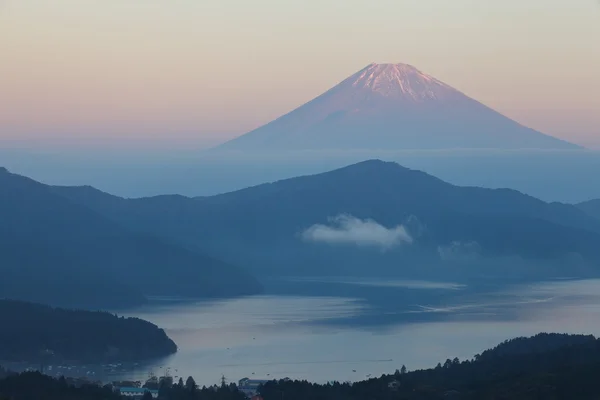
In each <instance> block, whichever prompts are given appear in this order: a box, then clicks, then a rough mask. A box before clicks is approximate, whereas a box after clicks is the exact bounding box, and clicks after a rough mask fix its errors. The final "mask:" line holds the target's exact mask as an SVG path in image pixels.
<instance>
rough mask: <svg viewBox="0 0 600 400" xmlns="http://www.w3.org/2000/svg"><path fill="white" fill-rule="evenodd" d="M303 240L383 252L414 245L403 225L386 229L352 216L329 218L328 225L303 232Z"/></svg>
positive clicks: (316, 225)
mask: <svg viewBox="0 0 600 400" xmlns="http://www.w3.org/2000/svg"><path fill="white" fill-rule="evenodd" d="M302 239H304V240H306V241H309V242H320V243H328V244H349V245H355V246H361V247H378V248H380V249H381V250H389V249H391V248H393V247H396V246H400V245H403V244H411V243H413V238H412V236H411V235H410V234H409V233H408V231H407V230H406V228H405V227H404V226H403V225H398V226H396V227H394V228H386V227H385V226H383V225H381V224H379V223H377V222H376V221H374V220H372V219H360V218H356V217H354V216H352V215H338V216H337V217H333V218H329V224H328V225H325V224H315V225H313V226H311V227H310V228H308V229H306V230H305V231H304V232H302Z"/></svg>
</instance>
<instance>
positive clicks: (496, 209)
mask: <svg viewBox="0 0 600 400" xmlns="http://www.w3.org/2000/svg"><path fill="white" fill-rule="evenodd" d="M53 191H54V193H56V194H59V195H61V196H64V197H66V198H68V199H69V200H70V201H72V202H74V203H77V204H81V205H84V206H86V207H89V208H90V209H93V210H94V211H96V212H97V213H98V214H101V215H103V216H105V217H107V218H110V219H111V220H112V221H115V222H116V223H119V224H121V225H123V226H125V227H127V228H129V229H131V230H135V231H140V232H146V233H149V234H154V235H158V236H162V237H164V238H166V239H168V240H170V241H172V242H174V243H178V244H180V245H182V246H185V247H187V248H191V249H199V250H200V251H203V252H207V253H209V254H211V255H212V256H214V257H217V258H219V259H223V260H226V261H227V262H231V263H234V264H236V265H240V266H243V267H246V268H248V269H249V270H250V271H251V272H253V273H255V274H257V275H259V276H273V275H288V276H290V275H291V276H298V275H300V276H307V275H309V276H310V275H339V276H348V275H363V276H364V275H372V276H383V275H391V274H393V275H396V276H402V277H408V278H431V277H432V276H435V277H436V278H437V279H446V278H447V279H457V278H465V279H467V278H469V277H474V278H476V277H496V278H497V279H512V277H514V278H515V279H524V278H532V279H537V278H549V277H553V276H597V275H598V273H599V272H600V270H599V267H600V251H599V250H598V249H599V247H598V244H600V220H597V219H594V218H592V217H590V216H589V215H588V214H587V213H585V212H584V211H582V210H581V209H580V208H578V207H576V206H572V205H568V204H560V203H546V202H543V201H541V200H538V199H535V198H533V197H530V196H527V195H524V194H522V193H519V192H517V191H514V190H508V189H497V190H492V189H483V188H477V187H459V186H454V185H451V184H448V183H446V182H443V181H441V180H439V179H437V178H435V177H433V176H430V175H427V174H425V173H423V172H420V171H415V170H410V169H407V168H404V167H401V166H400V165H398V164H395V163H389V162H382V161H377V160H371V161H365V162H361V163H358V164H354V165H351V166H348V167H345V168H341V169H338V170H334V171H331V172H327V173H322V174H318V175H313V176H303V177H298V178H292V179H287V180H283V181H279V182H274V183H269V184H263V185H259V186H256V187H251V188H247V189H243V190H239V191H236V192H232V193H227V194H222V195H217V196H211V197H202V198H186V197H183V196H158V197H153V198H141V199H123V198H119V197H116V196H111V195H108V194H106V193H102V192H100V191H98V190H95V189H93V188H90V187H54V188H53ZM232 249H235V251H231V250H232ZM450 265H451V266H453V268H448V266H450ZM565 274H566V275H565Z"/></svg>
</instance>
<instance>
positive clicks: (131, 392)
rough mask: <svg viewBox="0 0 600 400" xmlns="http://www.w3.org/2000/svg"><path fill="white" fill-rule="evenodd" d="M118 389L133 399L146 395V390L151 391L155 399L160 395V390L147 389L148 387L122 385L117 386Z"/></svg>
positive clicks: (120, 392)
mask: <svg viewBox="0 0 600 400" xmlns="http://www.w3.org/2000/svg"><path fill="white" fill-rule="evenodd" d="M117 391H118V392H119V394H120V395H121V396H125V397H128V398H132V399H141V398H142V397H144V394H145V393H146V392H149V393H150V394H151V395H152V398H153V399H156V398H157V397H158V390H155V389H147V388H136V387H120V388H117Z"/></svg>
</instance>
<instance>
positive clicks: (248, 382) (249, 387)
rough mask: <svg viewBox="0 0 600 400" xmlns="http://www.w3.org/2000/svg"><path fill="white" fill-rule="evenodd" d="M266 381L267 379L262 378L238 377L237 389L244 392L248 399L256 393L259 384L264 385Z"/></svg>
mask: <svg viewBox="0 0 600 400" xmlns="http://www.w3.org/2000/svg"><path fill="white" fill-rule="evenodd" d="M267 382H269V381H268V380H264V379H250V378H244V379H240V381H239V382H238V390H239V391H240V392H242V393H244V394H245V395H246V397H248V398H249V399H252V398H253V397H254V396H256V394H257V393H258V388H259V386H260V385H264V384H265V383H267Z"/></svg>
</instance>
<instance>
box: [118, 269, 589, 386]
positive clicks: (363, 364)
mask: <svg viewBox="0 0 600 400" xmlns="http://www.w3.org/2000/svg"><path fill="white" fill-rule="evenodd" d="M296 283H297V282H296ZM333 283H335V284H336V285H337V287H340V285H343V286H344V287H347V288H349V289H348V290H347V291H346V292H345V293H355V294H356V296H353V297H350V296H345V297H341V296H338V295H323V293H325V292H326V290H325V288H327V287H329V286H328V285H333ZM311 285H317V286H318V287H320V288H321V289H322V290H321V292H322V293H320V292H319V291H316V290H312V289H311V292H312V293H313V294H312V295H310V296H309V295H287V296H284V295H280V294H270V295H265V296H256V297H248V298H242V299H233V300H224V301H214V302H180V301H168V300H166V299H161V300H156V301H155V302H153V303H152V304H150V305H148V306H146V307H144V308H140V309H136V310H129V311H128V312H126V313H124V314H125V315H128V316H136V317H140V318H143V319H146V320H149V321H151V322H153V323H155V324H157V325H159V326H161V327H163V328H164V329H165V330H166V332H167V333H168V335H169V336H170V337H171V338H173V340H175V342H176V343H177V344H178V346H179V352H178V353H177V354H175V355H173V356H171V357H168V358H166V359H163V360H160V361H157V362H155V363H153V364H152V365H149V366H144V367H139V368H138V369H135V370H133V371H130V372H126V373H121V374H120V375H119V377H121V378H133V379H139V380H145V379H146V378H147V377H148V373H149V372H150V371H151V372H153V373H154V374H156V375H162V374H163V373H164V372H165V371H167V370H168V371H169V373H170V374H171V375H173V376H177V377H179V376H181V377H183V378H184V380H185V378H186V377H187V376H189V375H191V376H193V377H194V378H195V380H196V382H198V383H199V384H201V385H211V384H215V383H218V382H219V381H220V378H221V376H222V375H224V376H225V377H226V378H227V379H228V380H229V381H237V380H239V379H241V378H244V377H251V378H256V379H274V378H285V377H289V378H293V379H307V380H310V381H315V382H326V381H329V380H338V381H355V380H360V379H364V378H367V377H369V376H378V375H381V374H384V373H393V372H394V371H395V370H396V369H399V368H400V367H401V366H402V365H403V364H404V365H406V366H407V368H408V369H417V368H426V367H433V366H435V365H436V364H437V363H438V362H442V363H443V362H444V361H445V360H446V359H447V358H454V357H459V358H460V359H465V358H471V357H473V356H474V355H475V354H477V353H479V352H481V351H483V350H485V349H487V348H490V347H493V346H495V345H497V344H499V343H500V342H502V341H504V340H506V339H509V338H513V337H516V336H529V335H534V334H536V333H539V332H544V331H545V332H561V333H586V334H590V333H591V334H598V333H600V318H598V317H599V316H600V290H599V289H600V280H586V281H577V280H562V281H561V280H559V281H553V282H544V283H537V284H528V285H520V286H512V287H509V288H504V289H503V290H497V291H494V290H490V291H489V292H487V293H477V294H469V293H468V291H466V290H465V289H466V288H465V286H464V285H460V284H457V283H450V284H449V283H439V282H416V281H402V280H399V281H394V280H373V279H371V280H364V279H352V278H339V279H330V280H323V279H315V280H304V281H302V285H301V286H302V287H303V288H306V287H307V286H311ZM407 291H408V292H411V291H412V292H418V293H428V296H417V297H414V296H409V297H406V296H405V293H406V292H407ZM332 292H333V293H338V292H340V291H339V290H337V291H335V290H333V291H332ZM374 293H378V294H379V295H380V296H381V293H384V295H383V296H384V297H386V298H387V299H389V301H387V302H386V305H385V306H382V301H381V300H382V299H381V297H376V296H374ZM448 293H451V295H448ZM394 294H401V296H397V297H396V296H395V295H394ZM440 298H442V299H444V300H443V301H441V302H440V301H439V299H440ZM397 299H400V300H399V301H397ZM407 299H409V300H408V301H407ZM414 299H417V300H418V301H421V300H422V303H416V302H410V301H412V300H414ZM427 299H429V300H427Z"/></svg>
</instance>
